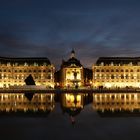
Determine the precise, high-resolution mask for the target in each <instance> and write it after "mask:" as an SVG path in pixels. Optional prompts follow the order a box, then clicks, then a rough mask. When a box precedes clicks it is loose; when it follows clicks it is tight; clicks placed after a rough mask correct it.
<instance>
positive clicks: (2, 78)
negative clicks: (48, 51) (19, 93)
mask: <svg viewBox="0 0 140 140" xmlns="http://www.w3.org/2000/svg"><path fill="white" fill-rule="evenodd" d="M54 70H55V69H54V66H53V65H52V64H51V63H50V61H49V60H48V59H47V58H2V57H1V58H0V87H9V86H15V85H18V86H22V85H25V82H24V80H25V79H26V78H27V77H28V76H29V75H32V77H33V79H34V81H35V84H36V85H45V86H49V87H50V86H51V87H54Z"/></svg>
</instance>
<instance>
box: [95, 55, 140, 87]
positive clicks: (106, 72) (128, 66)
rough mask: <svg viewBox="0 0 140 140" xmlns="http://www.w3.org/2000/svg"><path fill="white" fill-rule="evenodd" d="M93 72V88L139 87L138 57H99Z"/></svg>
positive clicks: (139, 59) (139, 67)
mask: <svg viewBox="0 0 140 140" xmlns="http://www.w3.org/2000/svg"><path fill="white" fill-rule="evenodd" d="M92 70H93V87H99V86H103V87H106V88H119V87H120V88H124V87H140V57H100V58H99V59H98V60H97V62H96V64H94V65H93V67H92Z"/></svg>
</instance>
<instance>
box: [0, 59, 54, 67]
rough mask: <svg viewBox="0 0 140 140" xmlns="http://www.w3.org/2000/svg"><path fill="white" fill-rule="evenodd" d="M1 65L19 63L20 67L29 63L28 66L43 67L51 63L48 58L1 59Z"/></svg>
mask: <svg viewBox="0 0 140 140" xmlns="http://www.w3.org/2000/svg"><path fill="white" fill-rule="evenodd" d="M0 63H1V64H6V63H10V64H15V63H17V64H19V65H24V64H25V63H27V64H28V65H33V64H34V63H36V64H38V65H43V64H44V63H45V64H46V65H51V62H50V60H49V59H48V58H47V57H17V58H16V57H0Z"/></svg>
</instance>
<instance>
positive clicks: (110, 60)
mask: <svg viewBox="0 0 140 140" xmlns="http://www.w3.org/2000/svg"><path fill="white" fill-rule="evenodd" d="M102 63H103V64H104V65H110V64H113V65H124V64H132V65H138V64H139V63H140V57H100V58H99V59H98V60H97V61H96V65H100V64H102Z"/></svg>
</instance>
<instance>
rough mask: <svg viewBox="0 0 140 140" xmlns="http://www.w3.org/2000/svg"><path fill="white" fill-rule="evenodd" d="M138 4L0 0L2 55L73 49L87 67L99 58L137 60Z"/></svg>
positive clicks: (62, 55)
mask: <svg viewBox="0 0 140 140" xmlns="http://www.w3.org/2000/svg"><path fill="white" fill-rule="evenodd" d="M139 7H140V1H139V0H1V2H0V55H1V56H12V57H24V56H28V57H44V56H45V57H48V58H49V59H50V60H51V61H52V63H53V64H54V65H55V66H57V67H59V65H60V63H61V60H62V59H68V57H69V56H68V55H69V53H70V51H71V49H72V48H74V49H75V50H76V52H77V58H78V59H80V60H81V63H82V64H83V65H84V66H86V67H91V66H92V64H93V63H94V62H95V61H96V59H97V58H98V57H100V56H140V8H139Z"/></svg>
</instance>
